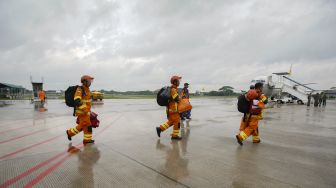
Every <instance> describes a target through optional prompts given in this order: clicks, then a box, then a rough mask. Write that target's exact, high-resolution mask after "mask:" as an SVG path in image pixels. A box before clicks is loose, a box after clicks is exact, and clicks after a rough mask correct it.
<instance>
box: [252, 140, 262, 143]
mask: <svg viewBox="0 0 336 188" xmlns="http://www.w3.org/2000/svg"><path fill="white" fill-rule="evenodd" d="M260 142H261V140H253V144H259V143H260Z"/></svg>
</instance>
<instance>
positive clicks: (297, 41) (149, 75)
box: [0, 0, 336, 91]
mask: <svg viewBox="0 0 336 188" xmlns="http://www.w3.org/2000/svg"><path fill="white" fill-rule="evenodd" d="M335 10H336V1H333V0H297V1H296V0H295V1H293V0H281V1H271V0H246V1H245V0H241V1H237V0H211V1H206V0H203V1H197V0H193V1H191V0H190V1H188V0H185V1H181V0H148V1H147V0H141V1H140V0H139V1H134V0H132V1H131V0H130V1H126V0H122V1H104V0H101V1H89V0H87V1H85V0H77V1H76V0H57V1H55V0H23V1H22V0H8V1H0V37H1V38H0V39H1V40H0V70H1V71H0V82H6V83H12V84H17V85H22V86H24V87H26V88H29V89H30V88H31V85H30V80H29V77H30V75H32V76H33V79H34V80H35V81H40V80H41V77H44V80H45V89H47V90H48V89H65V88H66V87H67V86H69V85H73V84H78V83H79V78H80V76H81V75H83V74H90V75H92V76H94V77H95V81H94V83H93V89H108V90H110V89H113V90H121V91H126V90H145V89H150V90H154V89H158V88H160V87H161V86H163V85H167V84H169V78H170V76H171V75H173V74H178V75H181V76H183V81H186V82H189V83H191V88H192V90H197V89H201V88H205V89H206V90H211V89H215V90H217V89H218V88H219V87H221V86H223V85H231V86H233V87H234V88H236V89H246V88H247V87H248V83H249V81H250V80H251V79H253V78H254V77H256V76H259V75H269V74H270V73H272V72H279V71H288V70H289V68H290V65H291V64H293V75H292V77H293V78H294V79H296V80H298V81H301V82H303V83H308V82H317V83H318V84H317V85H314V86H312V87H315V88H318V89H328V88H330V87H332V86H336V79H335V75H336V37H335V33H336V11H335Z"/></svg>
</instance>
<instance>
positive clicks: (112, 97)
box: [104, 95, 156, 99]
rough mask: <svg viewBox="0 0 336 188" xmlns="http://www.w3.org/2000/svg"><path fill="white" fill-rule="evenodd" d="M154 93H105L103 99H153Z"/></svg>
mask: <svg viewBox="0 0 336 188" xmlns="http://www.w3.org/2000/svg"><path fill="white" fill-rule="evenodd" d="M155 97H156V96H154V95H105V96H104V99H155Z"/></svg>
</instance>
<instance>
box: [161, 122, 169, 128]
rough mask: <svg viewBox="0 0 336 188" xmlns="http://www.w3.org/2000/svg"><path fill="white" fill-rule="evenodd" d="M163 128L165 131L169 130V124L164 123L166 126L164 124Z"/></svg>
mask: <svg viewBox="0 0 336 188" xmlns="http://www.w3.org/2000/svg"><path fill="white" fill-rule="evenodd" d="M161 126H162V127H163V128H164V129H168V128H169V125H168V123H164V124H162V125H161Z"/></svg>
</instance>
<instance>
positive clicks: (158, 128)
mask: <svg viewBox="0 0 336 188" xmlns="http://www.w3.org/2000/svg"><path fill="white" fill-rule="evenodd" d="M161 132H162V131H161V128H160V127H156V133H157V135H158V137H161Z"/></svg>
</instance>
